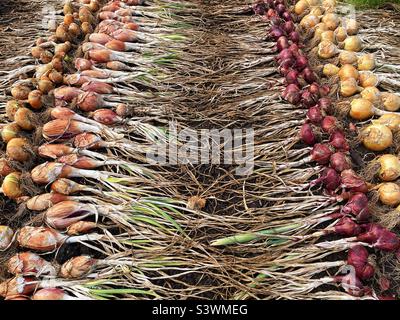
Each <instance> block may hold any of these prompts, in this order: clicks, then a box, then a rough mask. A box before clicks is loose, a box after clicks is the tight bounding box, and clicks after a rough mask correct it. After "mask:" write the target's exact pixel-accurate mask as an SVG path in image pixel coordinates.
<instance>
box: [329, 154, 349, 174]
mask: <svg viewBox="0 0 400 320" xmlns="http://www.w3.org/2000/svg"><path fill="white" fill-rule="evenodd" d="M329 163H330V166H331V167H332V168H333V169H335V170H336V171H337V172H339V173H340V172H342V171H344V170H347V169H351V160H350V159H349V157H347V156H346V155H345V154H344V153H343V152H336V153H334V154H332V156H331V158H330V161H329Z"/></svg>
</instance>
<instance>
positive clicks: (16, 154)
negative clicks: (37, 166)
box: [6, 138, 33, 162]
mask: <svg viewBox="0 0 400 320" xmlns="http://www.w3.org/2000/svg"><path fill="white" fill-rule="evenodd" d="M32 153H33V151H32V146H31V145H30V144H29V142H28V140H27V139H26V138H14V139H11V140H10V141H9V142H8V143H7V149H6V154H7V156H8V157H9V158H10V159H11V160H15V161H19V162H26V161H28V160H30V159H31V158H32Z"/></svg>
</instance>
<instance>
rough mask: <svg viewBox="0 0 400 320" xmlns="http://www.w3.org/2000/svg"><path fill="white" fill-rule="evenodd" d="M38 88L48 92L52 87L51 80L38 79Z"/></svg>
mask: <svg viewBox="0 0 400 320" xmlns="http://www.w3.org/2000/svg"><path fill="white" fill-rule="evenodd" d="M38 89H39V90H40V91H41V92H43V93H44V94H46V93H49V92H50V91H51V90H53V89H54V85H53V82H51V81H50V80H39V82H38Z"/></svg>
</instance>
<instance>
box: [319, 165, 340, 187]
mask: <svg viewBox="0 0 400 320" xmlns="http://www.w3.org/2000/svg"><path fill="white" fill-rule="evenodd" d="M320 179H321V181H322V184H323V186H324V187H325V189H326V190H328V191H335V190H336V189H337V188H338V187H339V186H340V176H339V175H338V174H337V173H336V171H335V170H334V169H332V168H325V169H324V171H323V173H322V176H321V178H320Z"/></svg>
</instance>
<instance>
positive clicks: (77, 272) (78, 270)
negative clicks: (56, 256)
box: [60, 256, 97, 279]
mask: <svg viewBox="0 0 400 320" xmlns="http://www.w3.org/2000/svg"><path fill="white" fill-rule="evenodd" d="M96 263H97V260H96V259H93V258H91V257H89V256H78V257H74V258H72V259H70V260H68V261H67V262H65V263H64V264H63V265H62V266H61V269H60V276H61V277H62V278H66V279H76V278H82V277H84V276H86V275H87V274H89V273H90V272H91V271H92V270H93V268H94V266H95V265H96Z"/></svg>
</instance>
